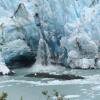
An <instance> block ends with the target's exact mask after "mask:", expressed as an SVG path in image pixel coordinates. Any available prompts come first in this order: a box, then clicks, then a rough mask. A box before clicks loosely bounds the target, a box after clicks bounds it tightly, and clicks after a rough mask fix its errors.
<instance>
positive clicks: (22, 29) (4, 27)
mask: <svg viewBox="0 0 100 100" xmlns="http://www.w3.org/2000/svg"><path fill="white" fill-rule="evenodd" d="M37 16H38V17H39V18H36V17H37ZM39 25H40V26H39ZM41 33H42V35H43V36H42V38H43V39H44V40H43V41H45V42H46V44H47V45H48V49H49V54H50V57H49V58H50V61H51V63H59V64H64V66H70V67H71V66H72V67H74V68H75V67H77V66H78V67H80V68H90V67H91V68H93V67H96V65H97V66H99V58H100V56H99V54H100V51H99V48H100V46H99V45H100V43H99V40H100V0H88V1H87V0H12V1H10V0H1V1H0V45H1V46H0V49H1V50H2V53H3V56H4V58H5V61H6V63H7V62H10V61H11V59H13V57H15V58H16V57H18V56H17V55H19V54H20V52H23V56H26V53H27V58H28V57H29V55H30V52H31V51H32V53H33V55H34V56H36V55H38V54H37V53H38V52H37V50H38V47H39V46H38V45H39V40H40V39H41ZM7 44H8V45H7ZM20 44H21V45H20ZM5 47H6V49H5ZM19 48H20V50H19ZM25 48H26V49H25ZM44 51H45V49H44ZM44 51H43V52H44ZM41 52H42V51H41ZM19 57H20V55H19ZM71 62H72V63H71ZM90 63H91V64H92V65H91V64H90ZM68 64H69V65H68ZM77 64H78V65H77Z"/></svg>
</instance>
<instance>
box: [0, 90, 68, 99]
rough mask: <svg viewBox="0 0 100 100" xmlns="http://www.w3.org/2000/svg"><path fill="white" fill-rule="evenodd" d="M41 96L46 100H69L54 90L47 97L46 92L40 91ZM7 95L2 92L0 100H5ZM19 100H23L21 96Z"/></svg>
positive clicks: (47, 93)
mask: <svg viewBox="0 0 100 100" xmlns="http://www.w3.org/2000/svg"><path fill="white" fill-rule="evenodd" d="M42 94H43V95H44V96H45V97H46V100H69V99H68V98H65V96H64V95H61V94H60V93H59V92H57V91H56V90H53V95H49V92H48V91H42ZM7 96H8V94H7V93H6V92H2V94H1V95H0V100H7ZM20 100H23V97H22V96H21V98H20Z"/></svg>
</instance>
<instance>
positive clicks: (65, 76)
mask: <svg viewBox="0 0 100 100" xmlns="http://www.w3.org/2000/svg"><path fill="white" fill-rule="evenodd" d="M25 77H36V78H55V79H60V80H73V79H84V77H81V76H76V75H72V74H62V75H56V74H49V73H31V74H28V75H26V76H25Z"/></svg>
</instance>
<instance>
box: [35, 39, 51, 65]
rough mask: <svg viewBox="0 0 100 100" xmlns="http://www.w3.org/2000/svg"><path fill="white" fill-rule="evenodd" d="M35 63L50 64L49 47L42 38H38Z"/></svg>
mask: <svg viewBox="0 0 100 100" xmlns="http://www.w3.org/2000/svg"><path fill="white" fill-rule="evenodd" d="M36 64H41V65H48V64H50V52H49V47H48V45H47V43H46V41H45V40H44V39H42V38H41V39H40V40H39V45H38V52H37V58H36Z"/></svg>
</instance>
